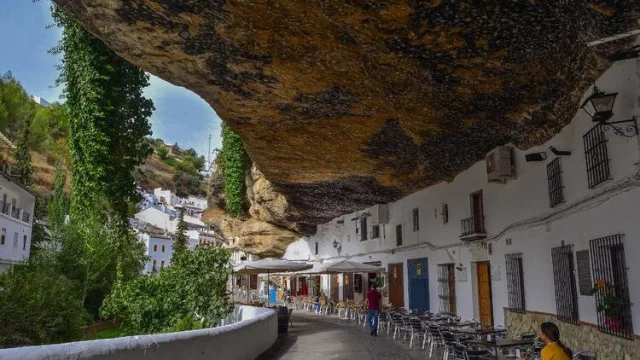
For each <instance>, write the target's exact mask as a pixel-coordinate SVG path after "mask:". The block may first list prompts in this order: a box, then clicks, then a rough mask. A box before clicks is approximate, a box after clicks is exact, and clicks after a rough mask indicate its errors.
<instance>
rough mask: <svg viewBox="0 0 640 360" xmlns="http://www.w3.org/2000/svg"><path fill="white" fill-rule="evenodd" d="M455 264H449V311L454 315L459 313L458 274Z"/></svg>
mask: <svg viewBox="0 0 640 360" xmlns="http://www.w3.org/2000/svg"><path fill="white" fill-rule="evenodd" d="M454 271H455V268H454V265H453V264H447V286H448V288H449V312H450V313H451V314H453V315H456V314H457V313H458V309H457V307H456V274H455V272H454Z"/></svg>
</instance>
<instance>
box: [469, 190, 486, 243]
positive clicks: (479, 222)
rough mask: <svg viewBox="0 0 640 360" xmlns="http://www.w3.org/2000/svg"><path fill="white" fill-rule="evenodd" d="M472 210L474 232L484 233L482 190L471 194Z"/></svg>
mask: <svg viewBox="0 0 640 360" xmlns="http://www.w3.org/2000/svg"><path fill="white" fill-rule="evenodd" d="M471 212H472V214H473V226H474V232H476V233H484V204H483V199H482V190H481V191H476V192H474V193H473V194H471Z"/></svg>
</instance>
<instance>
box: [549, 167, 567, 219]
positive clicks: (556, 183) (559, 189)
mask: <svg viewBox="0 0 640 360" xmlns="http://www.w3.org/2000/svg"><path fill="white" fill-rule="evenodd" d="M547 183H548V184H549V206H551V207H555V206H556V205H558V204H561V203H563V202H564V186H563V185H562V169H560V158H555V159H554V160H553V161H552V162H550V163H549V164H547Z"/></svg>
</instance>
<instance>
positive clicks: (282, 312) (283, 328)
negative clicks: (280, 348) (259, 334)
mask: <svg viewBox="0 0 640 360" xmlns="http://www.w3.org/2000/svg"><path fill="white" fill-rule="evenodd" d="M276 311H277V312H278V334H282V333H286V332H288V331H289V309H288V308H287V307H286V306H278V309H276Z"/></svg>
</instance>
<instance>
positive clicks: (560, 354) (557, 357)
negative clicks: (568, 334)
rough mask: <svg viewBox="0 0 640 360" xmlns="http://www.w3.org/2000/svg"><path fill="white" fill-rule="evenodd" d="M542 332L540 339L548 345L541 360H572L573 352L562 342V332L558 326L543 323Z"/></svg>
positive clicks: (543, 350)
mask: <svg viewBox="0 0 640 360" xmlns="http://www.w3.org/2000/svg"><path fill="white" fill-rule="evenodd" d="M540 332H541V334H540V339H541V340H542V341H543V342H544V343H545V344H546V345H545V346H544V348H542V353H541V354H540V360H571V357H572V356H573V352H572V351H571V350H570V349H569V348H568V347H566V346H564V344H563V343H562V341H560V330H559V329H558V327H557V326H556V324H554V323H550V322H546V323H542V325H541V326H540Z"/></svg>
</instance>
